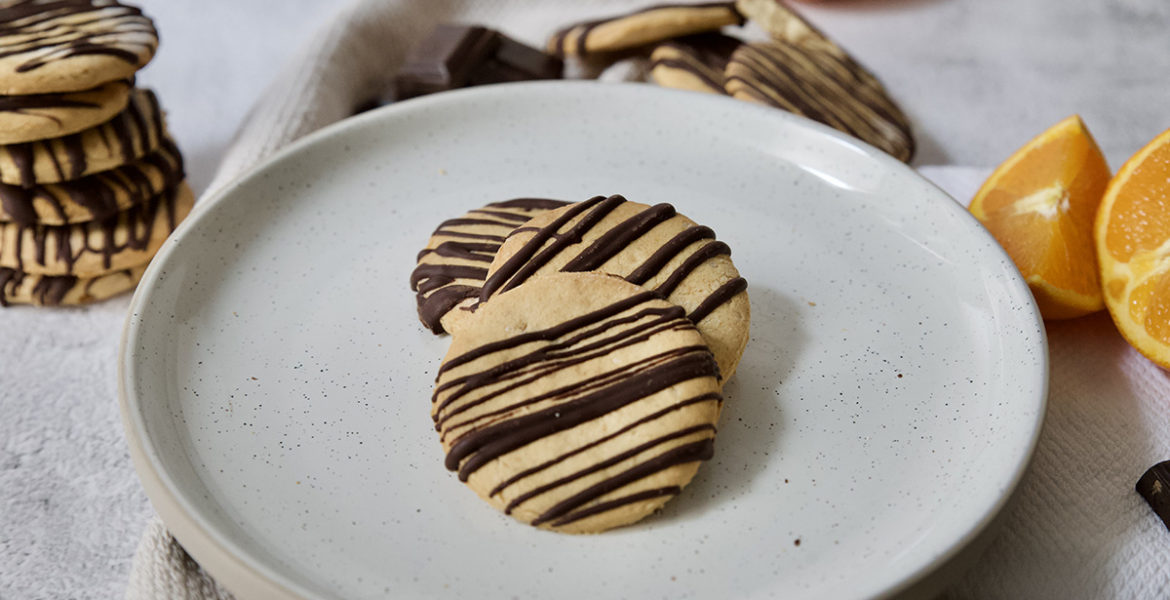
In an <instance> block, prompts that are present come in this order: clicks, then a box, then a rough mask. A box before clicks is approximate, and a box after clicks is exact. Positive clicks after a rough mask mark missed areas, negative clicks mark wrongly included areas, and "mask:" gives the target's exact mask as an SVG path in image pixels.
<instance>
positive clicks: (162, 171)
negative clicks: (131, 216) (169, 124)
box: [0, 139, 184, 225]
mask: <svg viewBox="0 0 1170 600" xmlns="http://www.w3.org/2000/svg"><path fill="white" fill-rule="evenodd" d="M183 178H184V171H183V157H182V155H181V154H180V153H179V149H178V148H177V147H176V146H175V144H174V142H173V141H172V140H170V139H164V140H163V144H162V146H160V147H159V149H158V150H156V151H154V152H152V153H150V154H147V155H146V156H144V157H142V158H141V159H139V160H136V161H134V162H132V163H130V164H128V165H122V166H120V167H115V168H113V169H110V170H108V171H102V172H100V173H94V174H93V175H88V176H86V177H82V178H81V179H74V180H71V181H62V182H60V183H46V184H44V185H38V186H34V187H31V188H25V187H20V186H17V185H10V184H7V183H0V221H11V222H14V223H19V224H22V225H36V224H41V225H67V224H70V223H84V222H86V221H98V220H102V219H107V218H109V217H111V216H113V215H114V214H115V213H117V212H119V211H122V210H126V209H128V208H130V207H131V206H135V205H138V204H142V203H144V202H146V201H147V200H150V199H151V198H153V197H155V196H157V195H159V194H161V193H162V192H163V191H164V190H166V189H169V188H172V187H174V186H176V185H178V184H179V182H180V181H182V180H183Z"/></svg>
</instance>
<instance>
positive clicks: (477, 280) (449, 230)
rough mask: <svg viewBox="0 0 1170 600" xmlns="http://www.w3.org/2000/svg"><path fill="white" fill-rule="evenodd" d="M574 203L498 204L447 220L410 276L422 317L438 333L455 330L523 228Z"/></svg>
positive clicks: (529, 201)
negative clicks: (503, 248)
mask: <svg viewBox="0 0 1170 600" xmlns="http://www.w3.org/2000/svg"><path fill="white" fill-rule="evenodd" d="M566 204H568V202H564V201H562V200H549V199H546V198H516V199H514V200H507V201H505V202H493V203H491V204H488V205H487V206H485V207H483V208H478V209H476V210H473V211H471V212H469V213H467V214H465V215H463V216H462V217H459V218H457V219H449V220H447V221H443V222H442V223H441V224H440V225H439V227H438V228H437V229H435V231H434V233H432V234H431V239H430V240H428V241H427V245H426V248H424V249H423V250H422V251H421V252H419V253H418V258H417V260H418V266H416V267H415V269H414V271H413V272H412V273H411V274H410V289H412V290H414V291H415V292H418V296H417V299H418V318H419V320H420V321H422V324H423V325H425V326H426V327H427V329H430V330H431V331H433V332H434V333H443V332H444V331H454V330H455V328H457V327H458V326H459V322H460V321H462V320H463V319H466V318H467V317H468V316H469V315H470V313H469V312H468V310H466V309H468V308H470V307H471V306H472V305H473V304H474V303H475V301H476V300H478V299H479V294H480V288H481V287H482V285H483V280H484V278H486V277H487V271H488V269H487V268H488V265H490V264H491V262H492V259H493V258H495V256H496V251H497V250H499V249H500V245H501V244H503V243H504V239H505V238H507V237H508V234H509V233H512V231H513V230H515V229H516V228H517V227H519V226H520V225H521V224H523V223H524V222H525V221H528V220H529V219H531V218H532V217H535V216H537V215H539V214H541V213H544V212H546V211H549V210H552V209H555V208H559V207H562V206H565V205H566Z"/></svg>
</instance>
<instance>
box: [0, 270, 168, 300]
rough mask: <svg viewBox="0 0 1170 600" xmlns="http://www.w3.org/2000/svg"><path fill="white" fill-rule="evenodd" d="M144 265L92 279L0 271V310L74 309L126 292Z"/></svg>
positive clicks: (138, 278) (96, 276)
mask: <svg viewBox="0 0 1170 600" xmlns="http://www.w3.org/2000/svg"><path fill="white" fill-rule="evenodd" d="M146 266H147V265H146V264H143V265H140V266H137V267H130V268H127V269H123V270H120V271H113V272H111V273H103V274H101V275H95V276H93V277H76V276H73V275H29V274H27V273H22V272H20V271H17V270H15V269H9V268H4V267H0V306H10V305H13V304H35V305H38V306H74V305H79V304H89V303H90V302H98V301H100V300H105V299H107V298H112V297H113V296H116V295H118V294H121V293H124V292H128V291H130V290H132V289H134V286H136V285H138V281H139V280H140V279H142V274H143V273H144V272H145V271H146Z"/></svg>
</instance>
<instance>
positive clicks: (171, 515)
mask: <svg viewBox="0 0 1170 600" xmlns="http://www.w3.org/2000/svg"><path fill="white" fill-rule="evenodd" d="M615 85H625V86H628V87H634V86H637V87H644V88H646V89H653V90H654V91H653V92H651V93H655V94H663V95H671V96H675V97H676V98H678V100H677V101H679V102H684V103H685V102H687V101H688V100H687V98H688V97H689V98H697V97H707V96H708V95H706V94H698V93H693V92H685V91H678V90H668V89H664V88H657V87H652V86H646V85H644V84H600V83H597V82H590V81H585V82H582V81H553V82H526V83H509V84H497V85H488V86H480V87H475V88H467V89H462V90H454V91H450V92H444V93H440V94H435V95H431V96H424V97H421V98H416V99H412V100H409V101H405V102H399V103H394V104H391V105H388V106H384V107H381V108H379V109H375V110H372V111H369V112H367V113H364V114H360V115H356V116H354V117H350V118H347V119H343V120H341V121H338V122H335V123H332V124H330V125H327V126H325V127H323V128H321V129H319V130H317V131H314V132H312V133H310V134H308V135H305V136H303V137H301V138H299V139H297V140H295V141H293V142H292V143H290V144H288V145H286V146H285V147H283V148H281V149H280V150H278V151H276V152H275V153H273V154H272V155H270V156H268V157H267V158H265V159H263V160H261V161H260V162H259V163H257V164H256V165H254V166H252V167H250V168H248V169H246V170H245V171H243V172H242V173H240V174H239V175H237V176H236V177H235V178H234V179H233V180H232V181H230V182H228V183H227V184H225V185H222V186H220V187H218V188H216V189H214V190H212V191H210V192H209V193H206V194H204V197H203V198H202V199H201V200H200V202H199V203H198V204H197V205H196V209H195V210H194V211H193V213H192V214H191V216H190V217H189V218H187V219H186V220H185V221H184V222H183V223H181V224H180V225H179V227H178V228H177V229H176V231H175V233H174V235H173V236H172V239H171V240H168V243H166V244H165V245H164V246H163V247H162V249H160V251H159V252H158V255H157V256H156V258H155V259H154V260H153V261H152V262H151V263H150V266H149V268H148V269H147V270H146V272H145V274H144V275H143V278H142V283H141V284H140V285H139V286H138V287H137V289H136V290H135V292H134V295H133V298H132V300H131V304H130V307H129V309H128V310H127V314H126V319H125V321H124V325H123V329H122V336H121V340H120V343H119V348H118V363H117V391H118V402H119V407H120V411H121V417H122V423H123V429H124V432H125V435H126V440H127V443H128V446H129V450H130V456H131V459H132V462H133V464H134V467H135V471H136V472H137V474H138V477H139V479H140V481H141V482H142V485H143V488H144V489H145V491H146V493H147V496H148V498H149V499H150V500H151V503H152V505H153V506H154V508H155V510H156V511H157V512H158V513H159V516H160V517H161V518H162V520H163V522H164V523H165V524H166V525H167V527H168V528H169V529H170V530H171V533H172V534H173V535H174V536H175V537H176V539H178V540H180V541H181V543H182V544H183V546H184V548H185V549H186V550H187V551H188V553H190V554H191V555H192V556H193V557H194V558H196V560H197V561H198V562H199V563H200V564H201V565H202V566H203V567H204V568H205V569H206V570H207V571H208V572H210V573H211V574H212V575H213V576H215V577H216V578H217V579H218V580H219V581H220V582H221V583H222V584H224V585H225V586H226V587H228V589H230V590H232V591H233V592H234V593H236V594H237V595H238V596H239V597H283V598H296V599H305V600H308V599H312V598H317V597H318V596H317V594H315V593H314V592H312V591H311V590H308V589H306V588H305V587H304V586H302V585H300V584H299V583H297V582H295V581H292V580H289V579H288V578H287V577H285V576H284V574H283V573H280V572H277V571H274V570H273V569H272V568H270V567H269V566H268V565H266V564H263V562H261V561H259V560H257V559H256V558H255V557H254V556H251V555H250V554H249V553H248V552H246V551H244V550H242V549H241V548H240V547H239V546H238V545H237V544H235V543H234V542H233V541H232V540H231V539H229V538H228V537H227V536H226V535H224V533H223V532H221V531H219V530H218V528H217V527H215V526H214V525H212V524H210V523H209V522H208V521H207V519H206V518H205V516H204V515H202V514H201V513H200V511H199V510H198V509H197V508H195V506H194V503H193V502H192V501H191V499H190V498H188V497H186V496H185V495H184V493H183V490H182V488H181V486H179V485H177V484H176V483H175V481H174V480H173V479H171V478H170V476H169V475H168V473H167V469H166V467H165V463H164V461H163V460H162V458H161V457H160V454H159V452H158V450H157V448H156V447H154V446H153V445H152V444H151V443H150V439H149V436H148V435H147V434H146V431H147V429H146V424H145V417H144V414H143V409H142V398H140V397H139V396H138V395H136V394H134V393H133V385H132V381H133V375H134V374H135V364H136V363H135V361H136V351H135V350H134V348H133V345H132V344H130V340H132V339H136V338H137V333H138V331H139V327H140V325H141V323H142V321H141V320H140V319H139V318H138V317H137V315H138V314H139V313H140V312H141V308H142V307H143V306H144V305H146V304H147V303H149V302H150V301H151V297H152V293H153V290H154V287H155V286H156V285H157V284H158V282H159V279H158V277H157V275H158V272H159V271H160V269H162V268H163V267H162V265H164V264H166V263H167V262H168V260H170V257H171V255H172V254H174V253H175V252H177V251H178V250H176V248H178V247H179V246H177V245H176V244H174V243H171V242H172V241H173V240H177V239H180V238H182V237H184V236H185V235H186V234H187V233H188V232H190V231H192V230H195V229H196V228H198V227H199V226H200V223H201V222H202V221H203V220H204V217H205V216H206V215H208V214H210V213H211V212H212V209H214V208H215V207H216V206H218V205H219V204H221V203H224V202H227V201H229V200H230V199H231V198H232V197H233V191H234V190H235V189H237V188H238V187H240V186H241V185H242V184H243V183H244V182H246V181H249V180H252V179H254V178H257V177H260V176H261V175H262V174H263V173H265V172H266V171H269V170H272V169H274V168H276V167H278V166H279V165H280V164H281V163H282V162H284V161H286V160H288V159H289V158H290V157H293V156H297V155H300V154H301V153H305V152H311V151H312V149H313V148H314V147H316V146H318V145H320V144H323V143H325V142H326V141H328V140H330V139H332V138H335V137H344V136H346V135H347V134H348V132H350V131H355V130H358V129H360V128H362V127H363V126H365V125H366V124H367V123H369V122H373V121H375V120H380V119H391V118H394V115H397V114H398V113H401V112H409V111H418V110H421V109H423V108H425V107H426V106H428V105H430V104H437V103H444V102H453V103H457V102H468V103H474V102H476V101H477V98H481V97H485V96H490V95H495V94H500V93H515V94H522V93H533V92H534V91H535V92H536V93H540V90H543V89H552V90H553V91H554V92H555V91H556V90H557V89H559V88H562V87H565V86H568V87H570V88H572V89H574V90H576V91H578V92H581V93H588V90H589V88H592V87H594V86H607V87H613V86H615ZM719 100H720V101H726V102H727V107H731V108H730V109H731V110H736V111H759V114H766V117H764V118H768V119H774V120H776V121H778V122H783V124H782V125H781V126H782V127H797V128H803V129H811V130H813V131H815V132H816V133H817V134H819V135H821V136H824V137H826V138H828V139H829V140H831V141H832V142H834V143H836V144H844V145H847V146H851V147H852V148H853V149H854V150H856V151H857V152H858V153H859V155H863V156H864V159H867V160H876V161H877V162H879V163H881V164H882V165H883V166H884V167H885V168H887V169H903V170H906V171H908V174H909V175H910V176H911V177H913V178H917V179H918V180H921V181H922V182H925V183H926V184H928V186H929V188H931V189H933V190H935V192H936V193H937V194H938V195H939V196H940V197H941V198H945V199H948V200H951V199H950V197H949V196H948V195H947V194H946V193H945V192H944V191H942V190H941V189H940V188H938V187H937V186H936V185H934V184H933V183H932V182H930V181H929V180H927V179H925V178H923V177H922V176H921V175H919V174H918V173H917V172H916V171H914V170H913V169H910V168H909V167H907V166H906V165H904V164H902V163H901V162H899V161H897V160H895V159H894V158H892V157H890V156H888V155H886V154H885V153H883V152H881V151H880V150H877V149H875V148H873V147H871V146H869V145H867V144H864V143H862V142H859V141H858V140H856V139H854V138H852V137H850V136H847V135H845V134H843V133H840V132H838V131H836V130H834V129H831V128H829V127H827V126H825V125H822V124H820V123H817V122H814V121H811V120H808V119H805V118H803V117H799V116H796V115H793V114H790V113H786V112H783V111H777V110H772V109H766V108H762V107H758V106H753V105H750V104H748V103H744V102H741V101H737V100H732V99H719ZM727 107H725V108H727ZM950 204H953V206H946V207H945V208H943V209H942V210H954V211H959V212H961V213H963V214H965V215H966V217H967V218H969V219H970V220H971V223H973V224H975V225H976V227H979V226H978V224H977V221H975V220H974V218H973V217H971V215H970V214H969V213H967V211H966V210H964V209H963V207H962V206H961V205H959V204H958V203H956V202H953V201H951V202H950ZM980 229H981V228H980ZM982 234H983V235H987V236H988V237H990V234H988V233H987V232H986V231H985V230H983V231H982ZM994 247H995V248H996V249H998V251H999V253H1000V256H998V257H996V258H999V259H1007V255H1006V253H1005V252H1003V250H1002V249H1000V247H999V246H998V244H995V245H994ZM1007 260H1010V259H1007ZM1012 287H1014V288H1015V290H1016V292H1017V294H1019V295H1020V297H1021V298H1022V299H1023V300H1025V301H1026V302H1028V303H1029V304H1030V305H1031V306H1030V311H1031V317H1032V319H1033V320H1034V321H1035V322H1036V323H1037V328H1036V331H1037V338H1036V345H1037V348H1036V350H1037V351H1038V352H1039V357H1040V358H1039V360H1040V367H1039V368H1038V369H1037V372H1036V373H1034V374H1033V375H1034V376H1035V378H1036V379H1037V381H1036V386H1035V391H1036V394H1035V396H1036V397H1035V398H1032V399H1031V400H1032V401H1034V402H1036V404H1035V415H1036V417H1035V420H1034V422H1033V423H1032V427H1031V430H1030V436H1029V439H1028V440H1027V443H1026V444H1025V445H1024V448H1025V451H1024V453H1023V454H1022V455H1021V456H1019V457H1018V460H1017V462H1016V464H1015V465H1014V470H1013V472H1012V473H1011V476H1010V477H1009V478H1008V479H1007V481H1008V486H1007V487H1006V488H1004V489H1003V490H1002V492H1001V493H1000V494H999V496H998V497H997V499H996V501H995V502H994V503H993V504H992V505H991V506H989V507H987V509H986V510H985V511H984V513H983V514H982V515H980V518H979V519H978V520H977V521H976V522H974V523H973V524H972V525H971V526H970V527H969V528H968V529H967V531H966V533H965V534H964V535H963V536H962V537H961V538H960V539H957V540H955V541H954V542H953V543H952V545H951V546H950V547H949V548H948V549H947V550H946V551H945V552H943V553H940V554H939V555H937V556H936V557H935V559H934V560H933V561H927V562H925V563H923V564H921V565H920V566H919V567H918V568H917V569H915V570H914V571H912V572H910V573H908V574H907V575H906V576H905V577H904V578H903V579H902V580H901V581H900V582H899V583H898V584H897V585H895V586H893V587H891V588H889V589H887V590H884V591H883V592H882V593H881V594H879V596H878V597H890V596H894V595H897V594H899V593H901V592H904V591H906V590H908V589H910V588H912V587H913V586H914V585H915V584H917V583H919V582H921V581H923V580H924V579H926V578H927V577H929V575H930V574H931V573H933V572H935V571H936V570H938V569H940V568H941V567H942V566H943V565H945V564H946V563H947V562H948V561H950V560H951V559H952V558H954V557H955V556H956V555H957V554H959V553H960V552H961V551H962V550H963V549H964V548H965V547H967V546H968V545H970V544H971V543H972V542H973V541H974V540H975V539H976V538H977V537H979V535H980V534H981V533H983V532H984V531H985V530H986V529H987V528H988V527H989V525H990V524H991V523H992V521H994V519H995V518H996V516H998V515H999V514H1000V513H1001V511H1002V510H1003V508H1004V506H1005V505H1006V504H1007V502H1008V501H1009V499H1010V497H1011V496H1012V494H1013V493H1014V492H1015V490H1016V489H1017V488H1018V486H1019V483H1020V480H1021V478H1022V477H1023V475H1024V473H1025V471H1026V469H1027V467H1028V465H1029V464H1030V463H1031V460H1032V457H1033V455H1034V453H1035V448H1036V444H1037V442H1038V440H1039V436H1040V432H1041V429H1042V426H1043V422H1044V415H1045V409H1046V406H1047V398H1048V371H1049V360H1048V355H1047V341H1046V333H1045V330H1044V327H1043V324H1042V321H1041V319H1040V314H1039V310H1038V308H1037V307H1036V305H1035V303H1034V301H1032V297H1031V294H1030V292H1029V291H1028V287H1027V285H1026V283H1025V282H1024V281H1023V279H1022V278H1021V277H1020V276H1019V275H1018V274H1015V275H1014V280H1013V282H1012Z"/></svg>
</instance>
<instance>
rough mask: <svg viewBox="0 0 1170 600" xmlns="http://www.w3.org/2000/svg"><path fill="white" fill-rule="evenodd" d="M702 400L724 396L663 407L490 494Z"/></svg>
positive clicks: (715, 397)
mask: <svg viewBox="0 0 1170 600" xmlns="http://www.w3.org/2000/svg"><path fill="white" fill-rule="evenodd" d="M701 402H717V403H722V402H723V398H722V397H721V396H719V394H703V395H700V396H695V397H694V398H690V399H687V400H683V401H682V402H678V403H676V404H672V405H670V406H668V407H666V408H663V409H662V410H659V411H657V412H654V413H651V414H649V415H646V416H644V417H642V418H641V419H638V420H637V421H634V422H633V423H630V424H628V425H626V426H624V427H622V428H621V429H618V430H616V431H613V432H612V433H610V434H609V435H606V436H603V437H600V438H597V439H596V440H593V441H592V442H589V443H588V444H585V445H584V446H578V447H577V448H574V449H573V450H570V451H568V452H566V453H564V454H561V455H559V456H556V457H554V458H551V459H549V460H547V461H545V462H543V463H541V464H539V465H536V466H535V467H532V468H529V469H525V470H523V471H521V472H519V473H517V474H515V475H513V476H512V477H509V478H508V479H506V480H504V481H503V482H501V483H500V484H499V485H497V486H496V487H495V488H493V489H492V491H491V492H490V493H489V494H488V495H489V496H495V495H497V494H499V493H500V492H502V491H504V490H505V489H507V488H508V486H510V485H512V484H514V483H516V482H518V481H520V480H522V479H524V478H526V477H530V476H532V475H535V474H536V473H539V472H541V471H543V470H545V469H547V468H549V467H551V466H553V465H556V464H559V463H561V462H564V461H565V460H567V459H570V458H572V457H574V456H576V455H578V454H580V453H582V452H584V451H586V450H588V449H590V448H595V447H597V446H599V445H601V444H604V443H605V442H608V441H610V440H612V439H614V438H616V437H617V436H619V435H622V434H624V433H626V432H627V431H630V430H632V429H634V428H636V427H639V426H641V425H645V424H646V423H650V422H653V421H655V420H657V419H660V418H662V417H664V416H666V415H668V414H671V413H673V412H675V411H677V410H679V409H682V408H685V407H687V406H691V405H692V404H699V403H701Z"/></svg>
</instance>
